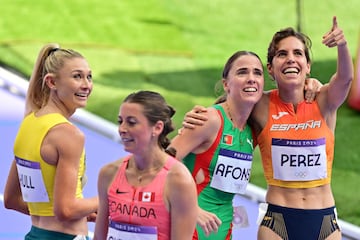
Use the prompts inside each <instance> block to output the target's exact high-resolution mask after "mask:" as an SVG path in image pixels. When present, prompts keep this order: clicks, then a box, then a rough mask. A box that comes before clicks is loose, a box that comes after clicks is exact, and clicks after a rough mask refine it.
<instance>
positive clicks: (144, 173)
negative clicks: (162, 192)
mask: <svg viewBox="0 0 360 240" xmlns="http://www.w3.org/2000/svg"><path fill="white" fill-rule="evenodd" d="M134 167H135V176H137V181H138V182H139V183H141V182H142V180H143V178H145V177H146V176H147V175H148V174H150V173H151V172H156V173H157V172H158V170H159V169H160V168H162V167H163V164H160V165H158V166H156V167H152V168H148V169H144V170H139V169H138V168H137V167H136V165H134Z"/></svg>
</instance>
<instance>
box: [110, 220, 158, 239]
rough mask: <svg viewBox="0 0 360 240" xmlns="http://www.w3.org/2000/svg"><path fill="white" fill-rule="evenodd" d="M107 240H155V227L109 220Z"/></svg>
mask: <svg viewBox="0 0 360 240" xmlns="http://www.w3.org/2000/svg"><path fill="white" fill-rule="evenodd" d="M106 239H107V240H125V239H131V240H157V239H158V237H157V227H155V226H139V225H132V224H125V223H116V222H113V221H110V223H109V230H108V235H107V237H106Z"/></svg>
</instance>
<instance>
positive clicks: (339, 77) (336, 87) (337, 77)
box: [320, 17, 354, 115]
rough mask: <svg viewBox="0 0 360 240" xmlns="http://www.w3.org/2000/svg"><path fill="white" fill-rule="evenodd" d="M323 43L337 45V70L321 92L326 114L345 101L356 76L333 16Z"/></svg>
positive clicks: (343, 39)
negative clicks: (330, 26)
mask: <svg viewBox="0 0 360 240" xmlns="http://www.w3.org/2000/svg"><path fill="white" fill-rule="evenodd" d="M322 42H323V44H324V45H326V46H328V47H329V48H333V47H337V55H338V58H337V70H336V72H335V74H334V75H333V76H332V77H331V79H330V82H329V83H328V84H326V85H325V86H324V87H323V88H322V90H321V92H320V96H321V95H322V96H321V97H320V98H321V101H322V102H321V101H320V107H321V108H322V112H323V113H325V114H324V115H326V113H327V112H334V111H336V110H337V108H338V107H339V106H340V105H341V104H342V103H343V102H344V101H345V99H346V97H347V95H348V92H349V89H350V86H351V82H352V80H353V78H354V70H353V62H352V58H351V54H350V51H349V48H348V45H347V41H346V39H345V36H344V33H343V31H342V29H340V28H339V27H338V23H337V19H336V17H334V18H333V25H332V28H331V30H330V31H329V32H328V33H326V34H325V35H324V36H323V41H322Z"/></svg>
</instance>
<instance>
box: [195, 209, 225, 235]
mask: <svg viewBox="0 0 360 240" xmlns="http://www.w3.org/2000/svg"><path fill="white" fill-rule="evenodd" d="M197 224H198V225H199V226H200V227H201V228H202V230H203V231H204V233H205V235H206V236H209V235H210V233H212V232H215V233H216V232H217V231H218V229H219V227H220V225H221V220H220V219H219V218H218V217H217V216H216V215H215V214H214V213H211V212H207V211H205V210H203V209H202V208H200V207H199V215H198V218H197Z"/></svg>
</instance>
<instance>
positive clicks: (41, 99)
mask: <svg viewBox="0 0 360 240" xmlns="http://www.w3.org/2000/svg"><path fill="white" fill-rule="evenodd" d="M72 58H84V57H83V56H82V55H81V54H80V53H78V52H76V51H74V50H72V49H62V48H60V45H59V44H57V43H49V44H46V45H45V46H43V47H42V48H41V50H40V52H39V54H38V57H37V60H36V62H35V65H34V69H33V72H32V74H31V77H30V82H29V87H28V91H27V95H26V108H25V115H27V114H28V113H30V112H32V111H37V110H39V109H40V108H42V107H43V106H44V105H45V104H46V103H47V102H48V100H49V96H50V89H49V88H48V87H47V86H46V84H45V81H44V77H45V75H46V74H48V73H54V74H57V73H58V72H59V71H60V69H61V68H62V67H63V66H64V62H65V60H66V59H72Z"/></svg>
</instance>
